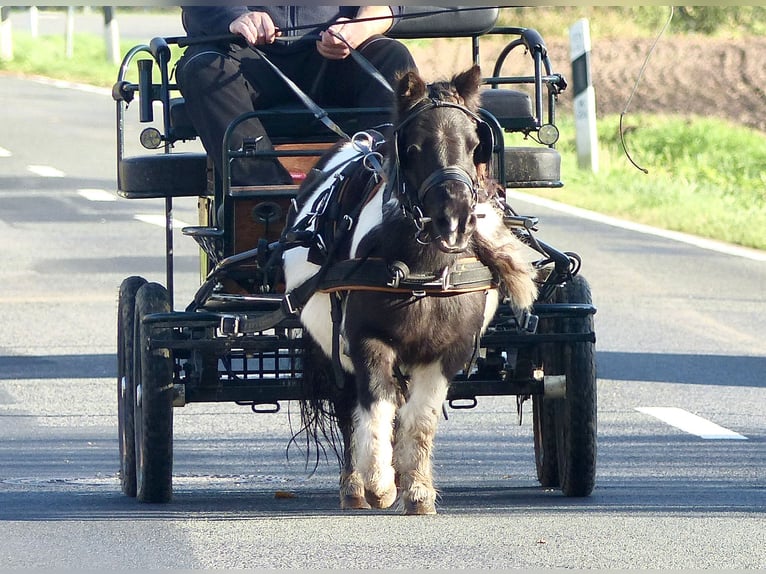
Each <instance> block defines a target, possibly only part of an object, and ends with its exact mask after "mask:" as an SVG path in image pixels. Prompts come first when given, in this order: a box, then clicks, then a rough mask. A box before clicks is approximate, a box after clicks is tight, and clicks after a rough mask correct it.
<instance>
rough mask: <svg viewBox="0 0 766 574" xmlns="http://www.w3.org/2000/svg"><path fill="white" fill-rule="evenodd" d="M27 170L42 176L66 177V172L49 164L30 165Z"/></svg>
mask: <svg viewBox="0 0 766 574" xmlns="http://www.w3.org/2000/svg"><path fill="white" fill-rule="evenodd" d="M27 171H31V172H32V173H34V174H35V175H39V176H40V177H64V175H65V174H64V172H63V171H61V170H60V169H56V168H55V167H51V166H49V165H28V166H27Z"/></svg>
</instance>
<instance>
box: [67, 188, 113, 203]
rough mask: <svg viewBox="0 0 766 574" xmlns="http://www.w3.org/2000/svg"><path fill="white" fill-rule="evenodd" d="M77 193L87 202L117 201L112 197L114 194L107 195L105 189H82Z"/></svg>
mask: <svg viewBox="0 0 766 574" xmlns="http://www.w3.org/2000/svg"><path fill="white" fill-rule="evenodd" d="M77 193H79V194H80V195H81V196H82V197H84V198H85V199H87V200H88V201H117V198H116V197H115V196H114V194H112V193H109V192H108V191H106V190H105V189H91V188H83V189H78V190H77Z"/></svg>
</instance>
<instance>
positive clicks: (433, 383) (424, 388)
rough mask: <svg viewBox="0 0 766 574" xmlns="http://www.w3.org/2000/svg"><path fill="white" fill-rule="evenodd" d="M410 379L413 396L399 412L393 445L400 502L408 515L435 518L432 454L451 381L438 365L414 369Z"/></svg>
mask: <svg viewBox="0 0 766 574" xmlns="http://www.w3.org/2000/svg"><path fill="white" fill-rule="evenodd" d="M409 378H410V385H409V391H410V396H409V398H408V399H407V402H406V403H405V404H404V406H402V407H401V408H400V409H399V417H398V424H397V429H396V439H395V441H394V444H395V446H394V466H395V467H396V471H397V473H398V474H399V481H400V484H399V486H400V488H401V502H402V504H403V511H404V513H405V514H436V490H435V489H434V485H433V476H432V468H431V454H432V452H433V443H434V435H435V434H436V427H437V424H438V421H439V415H440V413H441V409H442V403H443V402H444V400H445V399H446V398H447V386H448V381H447V378H446V377H445V376H444V374H443V373H442V369H441V365H440V364H439V363H434V364H432V365H428V366H425V367H415V368H413V369H412V370H411V372H410V373H409Z"/></svg>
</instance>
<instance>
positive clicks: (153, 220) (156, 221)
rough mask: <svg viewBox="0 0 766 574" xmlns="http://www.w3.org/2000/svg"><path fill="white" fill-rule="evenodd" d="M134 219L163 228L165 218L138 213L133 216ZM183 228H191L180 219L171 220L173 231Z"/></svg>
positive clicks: (189, 224)
mask: <svg viewBox="0 0 766 574" xmlns="http://www.w3.org/2000/svg"><path fill="white" fill-rule="evenodd" d="M133 218H134V219H137V220H139V221H143V222H144V223H150V224H152V225H157V226H158V227H165V216H164V215H156V214H147V213H138V214H136V215H134V216H133ZM183 227H191V223H186V222H185V221H181V220H180V219H176V218H175V217H174V218H173V229H181V228H183Z"/></svg>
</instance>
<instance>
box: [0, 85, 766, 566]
mask: <svg viewBox="0 0 766 574" xmlns="http://www.w3.org/2000/svg"><path fill="white" fill-rule="evenodd" d="M113 116H114V104H113V102H112V101H111V99H110V97H109V95H108V94H106V93H104V92H101V91H80V90H75V89H72V88H69V87H57V86H52V85H46V84H42V83H38V82H33V81H25V80H20V79H16V78H11V77H3V76H0V245H2V246H3V248H2V250H3V251H2V252H3V255H4V257H3V263H4V264H3V265H2V266H0V309H1V310H2V327H1V328H0V437H1V439H2V440H1V441H0V523H1V526H0V529H2V532H3V533H2V535H1V536H0V564H1V565H2V566H3V567H6V568H29V567H48V568H52V567H55V568H57V569H58V568H83V567H89V568H97V569H108V568H116V567H131V568H142V569H150V568H152V569H153V568H161V567H174V568H234V567H239V568H267V567H296V568H318V567H325V568H328V567H335V568H391V569H393V568H406V569H420V568H443V569H446V568H475V569H490V568H491V569H503V568H527V569H529V568H550V567H560V568H753V569H763V568H766V519H765V518H766V516H765V514H764V511H765V510H766V488H765V487H766V414H764V409H763V405H764V404H766V345H765V344H764V340H765V339H766V327H764V325H765V324H766V323H765V322H764V318H766V290H765V289H764V287H763V286H764V285H766V261H764V257H763V256H764V254H763V253H757V252H746V253H744V255H748V256H749V257H748V256H742V254H732V253H725V252H721V251H715V250H710V249H706V248H701V247H698V246H695V245H692V244H689V243H685V242H681V241H677V240H674V239H668V238H664V237H661V236H657V235H651V234H647V233H642V232H639V231H635V230H630V229H624V228H621V227H616V226H614V225H610V224H608V223H603V222H599V221H594V220H589V219H583V218H581V217H577V216H575V215H572V214H569V213H566V212H564V211H561V210H559V209H556V208H552V207H550V206H544V205H535V204H533V203H531V202H527V201H524V200H521V199H516V200H514V204H515V205H516V206H517V207H518V209H519V210H520V211H522V212H524V213H530V214H533V215H537V216H538V217H539V218H540V232H539V234H540V237H541V238H543V239H545V240H546V241H548V242H549V243H552V244H553V245H556V246H557V247H559V248H561V249H565V250H570V251H576V252H578V253H579V254H580V255H581V256H582V258H583V261H584V264H583V271H582V273H583V274H584V275H585V276H586V277H587V278H588V280H589V281H590V283H591V285H592V288H593V294H594V301H595V303H596V305H597V307H598V313H597V315H596V332H597V336H598V343H597V364H598V374H599V383H598V384H599V399H598V400H599V461H598V475H597V485H596V489H595V491H594V493H593V495H592V496H591V497H589V498H585V499H568V498H565V497H563V496H562V495H561V494H560V493H558V492H554V491H546V490H545V489H542V488H540V487H539V486H538V485H537V483H536V481H535V478H534V475H535V471H534V463H533V449H532V429H531V409H530V408H529V406H528V405H527V406H526V408H525V413H524V415H525V416H524V420H523V423H522V424H521V426H519V425H518V424H517V421H516V412H515V411H516V405H515V400H514V399H513V398H497V399H480V401H479V406H478V407H477V408H476V409H474V410H469V411H450V417H449V420H448V421H442V423H441V426H440V429H439V433H438V438H437V447H436V455H435V474H436V480H437V484H438V486H439V488H440V491H441V498H440V502H439V507H438V508H439V514H438V515H437V516H431V517H401V516H398V515H396V514H395V513H394V512H392V511H380V512H378V511H376V512H366V513H365V512H363V513H345V512H341V511H340V510H339V509H338V503H337V492H336V487H337V467H336V466H335V464H334V463H333V462H332V461H330V462H326V463H325V462H322V463H321V464H320V466H319V468H318V470H317V472H316V473H315V474H314V475H313V476H309V474H310V473H309V472H308V471H307V470H306V468H305V465H304V459H303V457H302V454H301V453H300V452H299V451H298V450H296V449H294V448H293V449H291V450H290V451H289V455H290V456H289V458H288V457H287V456H286V448H287V445H288V442H289V438H290V436H291V430H290V429H291V426H290V425H291V415H292V419H293V421H292V422H293V424H294V423H295V414H296V410H295V407H294V405H293V406H288V405H285V408H284V409H283V410H282V412H280V413H279V414H276V415H254V414H252V413H250V412H249V410H248V409H247V408H245V407H237V406H236V405H228V404H226V405H217V404H197V405H191V406H187V407H185V408H183V409H177V410H176V411H175V435H174V436H175V451H176V452H175V467H174V470H175V478H174V487H175V497H174V500H173V502H172V503H170V504H168V505H160V506H155V505H142V504H140V503H138V502H136V501H135V500H134V499H129V498H126V497H124V496H123V495H122V494H121V493H120V489H119V482H118V478H117V469H118V447H117V440H116V437H117V418H116V410H117V409H116V392H115V391H116V384H115V383H116V380H115V377H116V365H115V363H116V357H115V354H116V350H115V349H116V297H117V289H118V286H119V284H120V282H121V281H122V279H123V278H124V277H126V276H128V275H133V274H139V275H143V276H145V277H147V278H148V279H150V280H157V281H164V276H163V273H164V263H163V257H162V253H163V230H162V228H161V227H158V226H156V225H153V224H152V223H151V221H152V218H151V217H147V216H157V215H160V214H161V213H162V204H161V202H159V201H155V200H145V201H129V200H124V199H119V198H117V197H116V194H115V165H114V164H115V160H114V154H115V151H114V117H113ZM133 136H135V134H133ZM136 151H137V150H136ZM564 175H565V174H564ZM637 177H639V175H637ZM561 193H562V194H565V193H566V190H562V192H561ZM175 217H176V218H177V219H178V220H179V223H180V225H183V222H186V223H193V222H194V221H195V217H196V206H195V202H194V200H184V201H180V200H179V201H178V202H177V203H176V210H175ZM180 225H179V226H178V227H180ZM177 235H179V237H177V243H176V261H177V272H176V277H175V279H176V284H177V287H178V290H177V301H180V305H181V306H182V305H183V304H185V302H186V301H187V300H188V299H189V297H190V296H191V294H192V293H193V292H194V289H195V287H196V285H197V282H198V276H197V272H196V264H197V259H196V247H195V246H194V245H193V242H191V240H189V239H186V238H182V237H180V234H177ZM657 407H674V408H676V409H682V410H683V411H686V412H688V413H692V414H695V415H697V416H699V417H701V418H702V419H704V420H706V421H709V422H711V423H715V424H717V425H720V427H722V429H723V430H720V431H718V433H719V435H720V434H721V433H724V431H729V432H733V433H738V435H737V436H734V435H726V436H725V437H722V436H719V437H718V438H702V437H700V436H698V435H696V434H693V433H692V432H687V431H684V430H681V429H679V428H677V427H676V426H673V425H672V424H669V423H667V422H664V421H662V420H660V419H659V418H657V417H656V416H653V415H652V414H649V413H655V414H657V413H658V411H651V410H650V411H646V410H638V409H653V408H657ZM674 412H675V413H676V415H677V414H678V411H674ZM675 420H676V421H677V420H678V419H677V417H676V419H675ZM278 493H289V496H288V497H282V496H280V495H278Z"/></svg>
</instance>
